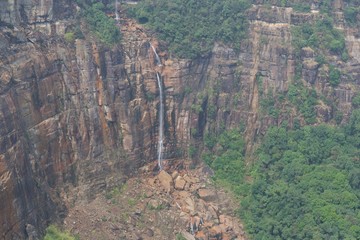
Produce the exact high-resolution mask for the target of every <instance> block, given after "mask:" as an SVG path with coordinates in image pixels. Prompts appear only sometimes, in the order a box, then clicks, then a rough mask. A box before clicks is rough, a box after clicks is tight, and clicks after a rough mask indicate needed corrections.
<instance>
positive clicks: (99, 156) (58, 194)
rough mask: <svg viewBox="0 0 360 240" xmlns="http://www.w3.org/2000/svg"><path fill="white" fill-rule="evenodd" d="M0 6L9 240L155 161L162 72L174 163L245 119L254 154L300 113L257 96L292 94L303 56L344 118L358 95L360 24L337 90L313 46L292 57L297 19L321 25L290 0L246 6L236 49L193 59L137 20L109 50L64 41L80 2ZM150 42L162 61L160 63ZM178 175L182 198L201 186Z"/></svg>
mask: <svg viewBox="0 0 360 240" xmlns="http://www.w3.org/2000/svg"><path fill="white" fill-rule="evenodd" d="M59 6H61V7H59ZM0 9H1V10H0V16H1V24H0V25H1V26H0V27H1V28H0V202H1V204H0V212H1V215H0V233H1V234H2V235H1V237H2V238H4V239H25V238H27V237H30V236H37V235H41V232H42V231H43V230H44V227H45V226H46V225H48V223H49V222H50V221H54V220H56V219H59V218H62V217H64V216H65V215H66V214H67V209H68V207H69V206H70V205H71V204H72V203H74V202H76V201H87V200H89V199H92V198H94V196H95V195H96V194H97V193H101V192H102V191H104V190H105V189H109V188H112V187H113V186H116V185H118V184H119V183H121V182H123V181H125V179H126V178H127V176H129V175H131V174H132V173H134V172H135V170H137V169H138V168H139V167H141V166H143V165H144V164H145V163H147V162H150V161H153V160H155V159H156V155H157V154H156V153H157V149H156V148H157V133H158V131H157V128H158V127H159V126H158V108H159V97H158V87H157V81H156V73H157V72H159V74H160V75H161V80H162V84H163V87H164V90H165V93H164V95H165V102H164V103H165V116H164V123H165V124H164V126H165V131H164V153H163V156H164V158H165V159H170V158H180V157H184V156H191V157H193V158H194V159H196V158H197V157H199V156H200V154H201V151H202V149H203V143H202V140H203V137H204V134H205V133H206V132H221V131H223V130H224V129H231V128H238V127H239V125H243V126H245V131H244V134H245V139H246V142H247V152H248V153H251V152H252V150H253V143H254V141H255V138H256V136H257V135H258V134H262V133H264V132H265V130H266V129H267V128H268V127H269V126H271V125H280V124H281V123H282V122H284V121H289V122H290V124H291V121H292V120H293V118H294V115H296V114H297V113H296V112H293V111H292V109H290V110H289V111H288V112H286V114H285V113H284V114H281V113H280V116H279V117H278V118H274V117H272V116H270V115H267V114H263V113H262V112H261V111H260V107H261V106H260V100H261V98H263V97H266V96H272V95H271V94H282V93H286V92H287V90H288V86H289V84H291V82H292V80H293V78H294V75H295V65H296V61H301V65H302V66H303V69H302V71H301V74H302V76H301V78H302V80H303V82H304V83H305V84H306V85H307V86H309V87H314V88H315V89H316V91H317V92H318V93H319V95H323V96H325V97H327V98H331V99H333V100H334V101H333V102H334V103H335V104H336V105H337V108H338V109H340V110H341V111H343V112H344V114H345V118H344V119H345V120H346V116H347V115H348V114H349V113H350V112H351V109H352V106H351V99H352V97H353V96H354V94H355V93H357V92H359V73H360V63H359V58H358V56H359V55H360V53H359V50H360V48H359V42H360V41H359V38H358V36H357V35H356V32H355V31H354V30H351V29H344V31H345V34H346V40H347V42H346V44H347V46H348V49H349V55H350V59H349V61H348V62H346V63H344V62H341V61H336V63H337V67H338V68H339V69H340V70H341V71H343V72H346V73H347V75H344V76H343V77H342V78H341V83H340V84H339V85H338V86H337V87H335V88H333V87H332V86H330V85H329V80H328V75H327V69H324V68H319V65H318V64H317V62H316V59H315V58H314V55H313V54H312V50H311V49H303V53H302V57H301V59H300V60H298V59H295V58H294V53H293V49H292V46H291V26H292V25H297V24H300V23H302V22H305V21H312V19H314V14H310V13H308V14H298V13H294V12H293V11H292V9H291V8H281V7H271V8H268V7H264V6H257V5H254V6H253V8H252V9H250V10H249V13H248V14H249V19H250V26H249V39H248V40H244V41H243V42H242V43H241V47H240V50H239V52H235V51H234V50H233V49H232V48H230V47H229V46H224V45H222V44H220V43H217V44H216V45H215V46H214V48H213V51H212V54H211V55H210V56H209V57H207V58H202V59H197V60H192V61H191V60H184V59H176V58H174V57H172V56H171V55H170V54H169V53H168V51H167V49H166V44H165V43H162V42H159V41H158V40H156V39H155V38H154V37H153V36H152V35H151V34H149V33H148V32H147V31H146V30H145V29H144V28H142V27H141V26H139V25H138V24H135V23H134V22H133V21H132V20H128V19H126V20H125V19H124V20H123V25H122V26H121V28H122V34H123V42H122V44H119V45H117V46H115V47H113V48H111V49H109V48H106V47H101V46H100V45H98V44H97V43H96V42H95V41H93V40H91V39H92V38H88V39H87V40H83V39H78V40H76V42H75V43H74V44H70V43H66V42H65V41H64V40H63V36H62V34H63V33H64V29H66V24H67V21H71V20H65V18H67V17H69V16H73V12H74V11H75V6H74V5H73V2H72V1H68V0H61V1H34V0H22V1H10V0H9V1H2V2H1V3H0ZM340 22H341V21H340ZM150 43H151V44H152V45H153V46H154V47H155V48H156V49H157V51H158V54H159V56H160V58H161V61H162V66H156V59H155V56H154V53H153V51H152V49H151V48H150ZM335 60H337V59H335ZM260 80H261V81H260ZM317 109H318V111H317V113H318V121H319V122H322V121H330V120H331V119H332V113H333V109H332V106H331V107H329V106H325V104H319V106H318V108H317ZM289 112H290V113H289ZM190 147H191V148H190ZM190 149H192V151H190ZM172 178H173V180H174V181H175V182H174V183H171V187H170V189H169V192H171V191H172V190H173V189H172V188H173V186H172V184H175V185H174V188H175V190H176V192H180V193H179V194H181V191H191V188H193V189H195V190H198V189H200V187H199V186H198V185H196V182H192V181H194V179H191V178H188V177H187V176H181V177H172ZM203 196H204V197H205V195H203ZM206 196H209V198H208V197H206V199H208V200H211V199H213V197H215V196H214V194H210V195H206ZM182 199H184V198H182ZM186 199H187V200H186ZM204 200H205V199H204ZM184 201H185V203H184V205H185V209H187V210H186V211H187V213H189V214H191V213H192V212H194V211H196V209H195V205H194V204H195V203H194V201H193V200H192V199H191V198H185V200H184ZM160 205H161V204H160ZM208 211H209V214H210V215H214V214H217V213H216V209H212V208H211V207H209V209H208ZM210 215H209V217H210ZM222 221H223V222H226V218H224V219H223V220H222ZM219 228H220V230H219ZM219 228H218V227H217V228H215V229H213V230H212V231H213V232H214V234H217V233H218V232H219V231H223V229H222V230H221V226H220V227H219ZM149 234H150V233H149ZM199 234H201V233H199ZM150 235H151V234H150Z"/></svg>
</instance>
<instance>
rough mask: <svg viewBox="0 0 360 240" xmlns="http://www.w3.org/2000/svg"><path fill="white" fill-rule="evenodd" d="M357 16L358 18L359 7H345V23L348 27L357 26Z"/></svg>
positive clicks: (359, 14) (359, 13)
mask: <svg viewBox="0 0 360 240" xmlns="http://www.w3.org/2000/svg"><path fill="white" fill-rule="evenodd" d="M358 16H360V7H346V8H345V9H344V17H345V20H346V23H347V24H349V25H350V26H356V25H357V24H358V21H359V19H358Z"/></svg>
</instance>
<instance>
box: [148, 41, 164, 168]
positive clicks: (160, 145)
mask: <svg viewBox="0 0 360 240" xmlns="http://www.w3.org/2000/svg"><path fill="white" fill-rule="evenodd" d="M150 46H151V48H152V50H153V52H154V55H155V59H156V65H157V66H162V65H161V59H160V57H159V55H158V54H157V52H156V49H155V48H154V46H153V45H151V44H150ZM156 79H157V83H158V87H159V95H160V99H159V100H160V110H159V139H158V166H159V170H160V171H161V170H162V168H163V164H162V152H163V141H164V100H163V98H164V97H163V89H162V84H161V77H160V74H159V73H158V72H156Z"/></svg>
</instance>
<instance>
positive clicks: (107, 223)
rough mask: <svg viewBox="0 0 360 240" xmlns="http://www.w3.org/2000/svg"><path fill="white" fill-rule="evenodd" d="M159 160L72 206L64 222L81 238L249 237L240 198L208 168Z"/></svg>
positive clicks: (193, 239) (190, 238) (188, 239)
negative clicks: (238, 213) (159, 166)
mask: <svg viewBox="0 0 360 240" xmlns="http://www.w3.org/2000/svg"><path fill="white" fill-rule="evenodd" d="M172 166H173V167H172V169H166V171H165V170H163V171H161V172H160V173H156V175H155V173H154V172H153V171H152V169H154V168H156V167H155V166H154V164H151V165H147V166H145V167H143V168H142V169H141V172H142V173H141V175H138V176H136V177H132V178H130V179H129V180H128V181H127V182H126V183H125V184H124V185H122V186H119V187H117V188H114V189H113V190H111V191H108V192H104V193H103V194H100V195H98V197H97V198H96V199H95V200H93V201H92V202H91V203H78V204H76V205H75V206H73V207H70V211H69V215H68V217H67V218H66V219H65V222H64V225H65V228H66V229H67V230H69V231H70V232H71V233H73V234H76V235H78V236H79V237H80V239H139V240H140V239H144V240H146V239H159V240H161V239H164V240H165V239H166V240H168V239H177V237H178V238H180V237H179V236H182V237H183V238H182V239H187V240H195V239H197V240H205V239H206V240H207V239H246V237H245V234H244V231H243V226H242V224H241V223H240V222H239V220H238V219H237V218H236V217H235V213H234V210H235V209H236V208H237V206H238V205H236V201H235V200H234V199H233V198H232V197H231V195H230V194H229V193H227V192H225V191H224V190H220V189H219V188H217V187H216V186H215V185H214V184H213V183H212V181H211V180H210V178H209V175H211V174H212V171H211V170H210V169H208V168H207V167H199V168H197V169H192V170H190V169H187V167H186V166H185V165H184V164H183V163H178V164H175V166H176V167H174V164H172Z"/></svg>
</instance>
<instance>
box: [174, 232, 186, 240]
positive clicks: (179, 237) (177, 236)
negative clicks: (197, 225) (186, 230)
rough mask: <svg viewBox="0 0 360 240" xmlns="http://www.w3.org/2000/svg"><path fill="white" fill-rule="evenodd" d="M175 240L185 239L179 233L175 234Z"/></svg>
mask: <svg viewBox="0 0 360 240" xmlns="http://www.w3.org/2000/svg"><path fill="white" fill-rule="evenodd" d="M176 240H186V238H185V237H184V236H183V235H182V234H181V233H177V234H176Z"/></svg>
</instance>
